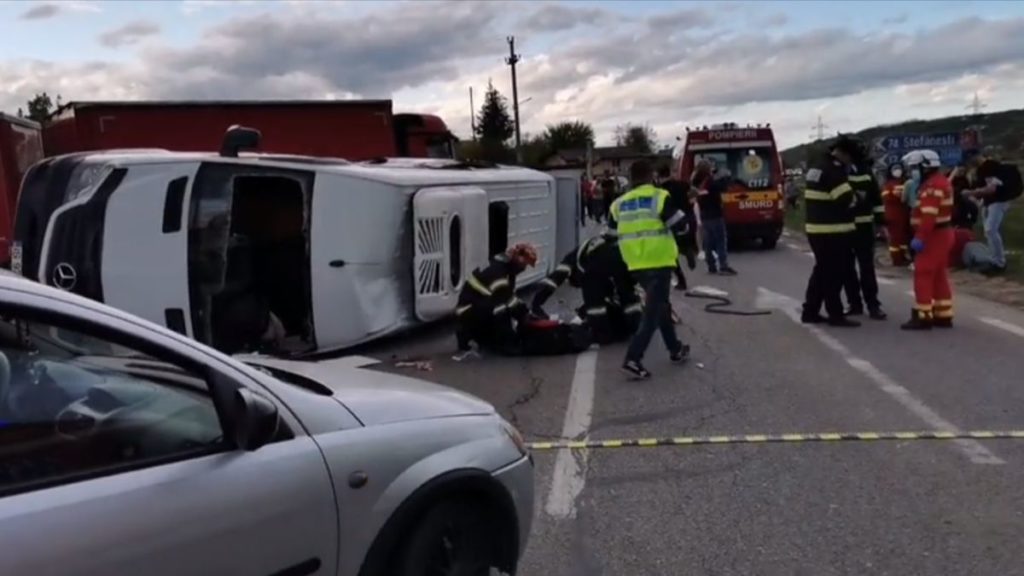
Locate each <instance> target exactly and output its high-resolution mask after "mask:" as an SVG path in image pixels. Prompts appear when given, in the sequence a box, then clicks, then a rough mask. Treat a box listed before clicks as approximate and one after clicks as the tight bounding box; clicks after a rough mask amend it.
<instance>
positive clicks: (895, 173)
mask: <svg viewBox="0 0 1024 576" xmlns="http://www.w3.org/2000/svg"><path fill="white" fill-rule="evenodd" d="M892 177H893V178H903V170H893V171H892Z"/></svg>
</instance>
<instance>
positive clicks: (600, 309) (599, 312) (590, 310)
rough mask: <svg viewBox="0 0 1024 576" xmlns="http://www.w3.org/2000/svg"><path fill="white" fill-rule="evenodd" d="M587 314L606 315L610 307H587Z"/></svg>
mask: <svg viewBox="0 0 1024 576" xmlns="http://www.w3.org/2000/svg"><path fill="white" fill-rule="evenodd" d="M586 313H587V316H604V315H605V314H607V313H608V308H606V307H604V306H596V307H594V308H587V309H586Z"/></svg>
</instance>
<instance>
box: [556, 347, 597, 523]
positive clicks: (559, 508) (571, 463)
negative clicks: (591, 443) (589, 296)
mask: <svg viewBox="0 0 1024 576" xmlns="http://www.w3.org/2000/svg"><path fill="white" fill-rule="evenodd" d="M596 379H597V350H587V351H586V352H583V353H582V354H580V355H579V356H577V357H576V370H575V372H574V373H573V376H572V388H571V389H570V390H569V405H568V406H566V407H565V423H564V424H563V425H562V437H563V438H572V439H576V440H586V439H587V432H588V431H589V430H590V418H591V415H592V414H593V412H594V383H595V380H596ZM586 481H587V451H586V450H578V451H573V450H559V451H558V456H557V457H556V458H555V469H554V472H553V476H552V479H551V492H549V493H548V500H547V505H546V506H545V507H544V511H545V512H547V513H548V515H549V516H552V517H554V518H560V519H565V518H575V517H576V498H578V497H579V495H580V493H582V492H583V486H584V485H585V484H586Z"/></svg>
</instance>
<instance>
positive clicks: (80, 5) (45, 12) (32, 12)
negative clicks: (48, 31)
mask: <svg viewBox="0 0 1024 576" xmlns="http://www.w3.org/2000/svg"><path fill="white" fill-rule="evenodd" d="M65 12H100V7H99V6H97V5H96V4H95V3H93V2H80V1H75V0H65V1H63V2H59V3H58V2H41V3H39V4H36V5H35V6H33V7H31V8H29V9H28V10H25V11H24V12H22V13H21V15H20V16H19V18H20V19H22V20H47V19H49V18H53V17H55V16H58V15H60V14H62V13H65Z"/></svg>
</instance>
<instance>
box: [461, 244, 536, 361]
mask: <svg viewBox="0 0 1024 576" xmlns="http://www.w3.org/2000/svg"><path fill="white" fill-rule="evenodd" d="M536 265H537V250H536V249H535V248H534V247H533V246H531V245H530V244H516V245H515V246H512V247H511V248H509V249H508V250H507V251H506V252H505V253H504V254H498V255H497V256H494V257H493V258H491V263H490V264H489V265H487V267H485V268H482V269H481V268H477V269H476V270H473V273H472V274H470V275H469V278H467V279H466V284H465V286H463V287H462V291H461V292H460V293H459V303H458V305H457V306H456V308H455V319H456V328H455V337H456V339H457V341H458V346H459V351H467V350H469V349H470V343H471V342H476V343H477V345H478V346H480V347H481V348H485V349H489V350H493V351H495V352H499V353H504V354H517V353H518V352H519V350H520V345H519V338H518V336H517V335H516V326H515V324H514V323H513V321H516V322H522V321H523V320H524V319H525V317H526V314H527V312H528V310H527V307H526V303H525V302H523V301H522V300H520V299H519V298H518V297H516V276H518V275H519V273H520V272H522V271H523V270H526V268H527V267H532V266H536Z"/></svg>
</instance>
